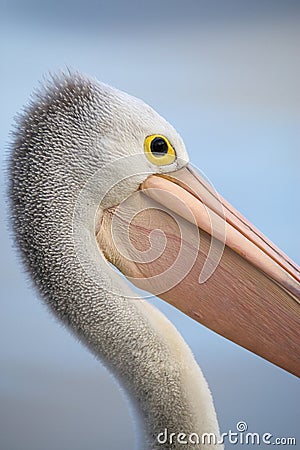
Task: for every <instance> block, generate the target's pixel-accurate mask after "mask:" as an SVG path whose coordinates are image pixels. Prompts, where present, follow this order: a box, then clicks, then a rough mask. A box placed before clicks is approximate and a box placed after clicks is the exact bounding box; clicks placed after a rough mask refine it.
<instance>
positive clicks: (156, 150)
mask: <svg viewBox="0 0 300 450" xmlns="http://www.w3.org/2000/svg"><path fill="white" fill-rule="evenodd" d="M150 147H151V152H152V153H153V154H154V155H155V156H163V155H165V154H166V153H168V144H167V143H166V141H165V140H164V139H163V138H160V137H157V138H154V139H153V141H152V142H151V146H150Z"/></svg>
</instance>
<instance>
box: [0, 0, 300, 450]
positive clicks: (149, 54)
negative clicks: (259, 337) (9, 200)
mask: <svg viewBox="0 0 300 450" xmlns="http://www.w3.org/2000/svg"><path fill="white" fill-rule="evenodd" d="M0 4H1V11H0V35H1V86H0V87H1V104H0V116H1V117H0V123H1V136H0V139H1V142H0V155H1V166H2V169H3V170H2V171H1V192H2V193H3V195H2V196H1V208H0V214H1V242H2V251H1V255H0V258H1V272H0V273H1V300H0V302H1V303H0V334H1V338H0V449H1V450H56V449H57V450H71V449H72V450H82V449H85V450H96V449H105V450H118V449H120V450H121V449H122V450H126V449H128V450H130V449H132V448H133V446H134V434H133V426H132V422H131V417H130V413H129V410H128V405H127V403H126V400H125V399H124V397H123V395H122V394H121V393H120V391H119V389H118V387H117V385H116V383H115V381H114V380H113V378H112V377H111V375H109V374H108V373H107V371H106V370H105V369H104V368H103V367H102V366H101V364H100V363H99V362H98V361H96V360H95V358H94V357H93V356H92V355H91V354H90V353H89V352H88V351H87V350H86V349H85V348H83V347H82V346H81V344H80V343H78V342H76V340H75V339H74V338H73V337H72V336H71V335H70V334H69V332H68V331H67V330H65V329H64V328H63V327H62V326H61V325H60V324H58V323H57V322H56V320H55V319H54V318H53V317H52V316H50V315H49V313H48V312H47V311H46V309H45V307H44V306H43V305H42V304H41V302H40V300H39V299H38V298H37V296H36V294H35V293H34V292H33V290H32V289H31V287H30V283H29V282H28V280H27V277H26V276H25V274H24V273H23V272H22V269H21V268H20V265H19V264H18V258H17V257H16V254H15V252H14V251H13V249H12V243H11V241H10V238H9V232H8V225H7V223H6V222H5V215H7V206H6V205H5V203H6V201H5V189H6V184H7V174H6V173H5V165H6V162H5V161H6V159H7V154H8V147H9V140H10V138H9V133H10V130H11V129H12V123H13V118H14V116H15V114H16V113H17V112H18V111H20V109H21V108H22V106H23V105H24V104H26V102H27V101H28V98H29V96H30V94H31V92H32V91H33V89H34V88H35V87H36V86H37V85H38V82H39V81H40V80H42V79H43V77H44V76H45V75H46V76H47V74H48V73H49V71H50V72H55V71H56V70H58V69H64V68H66V67H69V68H73V69H78V70H80V71H82V72H84V73H87V74H90V75H93V76H96V77H97V78H98V79H100V80H102V81H105V82H106V83H109V84H112V85H114V86H116V87H118V88H120V89H123V90H125V91H127V92H129V93H131V94H133V95H135V96H137V97H141V98H142V99H143V100H145V101H146V102H148V103H149V104H150V105H151V106H153V107H154V108H155V109H157V110H158V112H159V113H161V114H162V115H163V116H165V117H166V118H167V119H168V120H169V121H170V122H171V123H172V124H173V125H174V126H175V127H176V128H177V130H178V131H179V132H180V133H181V135H182V136H183V138H184V140H185V143H186V146H187V148H188V151H189V153H190V157H191V161H192V162H193V163H194V164H195V165H196V166H198V167H199V168H200V169H201V170H203V171H204V173H205V174H206V175H207V176H208V177H209V179H210V180H211V182H212V183H213V184H214V186H215V187H216V188H217V189H218V190H219V191H220V192H221V193H222V195H223V196H225V198H227V199H228V200H229V201H230V202H231V203H232V204H233V205H234V206H235V207H236V208H238V209H239V210H241V211H242V212H243V213H244V214H245V215H246V216H247V217H248V218H249V219H250V220H251V221H252V222H254V223H255V224H256V225H257V226H258V227H259V228H260V229H261V230H262V231H263V232H264V233H265V234H266V235H267V236H268V237H270V238H271V239H272V240H273V241H274V242H275V243H276V244H277V245H278V246H279V247H281V248H282V249H283V250H284V251H285V252H286V253H287V254H288V255H289V256H290V257H291V258H293V259H294V260H295V261H296V262H298V263H299V262H300V251H299V250H300V235H299V182H300V179H299V168H300V151H299V150H300V149H299V144H300V139H299V129H300V128H299V119H300V114H299V113H300V56H299V55H300V48H299V47H300V2H299V1H291V0H285V1H277V0H252V1H229V0H225V1H221V0H220V1H215V0H212V1H210V2H206V1H201V0H187V1H185V2H183V1H177V0H151V1H148V2H144V3H143V2H139V1H137V0H135V1H132V0H131V1H130V0H129V1H126V2H122V1H121V0H113V1H110V2H104V1H100V0H98V1H97V0H85V1H82V2H79V1H76V0H72V1H71V0H65V1H64V2H62V1H58V0H52V1H51V2H50V1H47V2H41V1H38V0H28V1H21V0H19V1H18V0H9V1H8V0H7V1H5V0H1V2H0ZM154 303H155V304H157V305H158V306H159V307H160V308H161V309H162V310H163V311H164V312H165V314H167V315H168V317H169V318H170V319H171V320H172V321H173V323H174V324H175V325H176V326H177V328H178V329H179V330H180V331H181V333H182V334H183V336H184V338H185V339H186V341H187V342H188V343H189V345H190V346H191V348H192V350H193V352H194V354H195V356H196V358H197V361H198V362H199V364H200V366H201V367H202V369H203V372H204V374H205V376H206V378H207V380H208V383H209V385H210V387H211V390H212V393H213V396H214V399H215V405H216V409H217V412H218V417H219V422H220V427H221V431H223V432H226V431H228V430H229V429H232V430H233V431H235V430H236V423H237V421H240V420H244V421H246V422H247V424H248V430H249V431H252V432H261V433H264V432H269V433H272V434H273V435H274V436H279V437H281V436H285V437H287V436H293V437H296V438H298V446H299V445H300V443H299V442H300V441H299V439H300V436H299V422H298V420H299V404H300V402H299V400H300V388H299V382H298V380H297V379H296V378H295V377H293V376H292V375H290V374H289V373H286V372H284V371H283V370H281V369H279V368H277V367H275V366H272V365H271V364H270V363H268V362H266V361H263V360H262V359H260V358H258V357H256V356H254V355H252V354H250V353H249V352H247V351H246V350H243V349H240V348H238V347H237V346H236V345H234V344H232V343H230V342H228V341H226V340H225V339H223V338H221V337H220V336H217V335H215V334H214V333H212V332H211V331H209V330H207V329H205V328H204V327H202V326H201V325H199V324H197V323H195V322H193V321H192V320H190V319H188V318H187V317H184V316H183V315H182V314H181V313H179V312H177V311H175V310H174V309H172V308H171V307H169V306H167V305H164V304H163V303H162V302H161V301H159V300H157V299H156V300H154ZM297 434H298V435H297ZM253 447H254V448H256V446H253ZM227 448H228V449H229V448H238V446H236V445H235V446H234V445H232V446H230V445H229V444H228V445H227ZM259 448H264V446H261V447H259ZM294 448H295V447H294ZM297 448H298V447H297Z"/></svg>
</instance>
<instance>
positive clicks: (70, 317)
mask: <svg viewBox="0 0 300 450" xmlns="http://www.w3.org/2000/svg"><path fill="white" fill-rule="evenodd" d="M85 95H87V93H85ZM45 98H46V97H44V100H43V101H44V106H43V107H42V106H41V100H40V101H39V102H37V103H36V104H35V105H33V106H32V107H31V109H29V112H28V113H27V115H25V116H24V118H23V120H22V121H21V122H20V124H19V129H18V131H17V133H16V137H15V143H14V150H13V155H12V159H11V167H10V170H11V187H10V197H11V200H12V215H13V227H14V232H15V237H16V240H17V243H18V245H19V248H20V250H21V253H22V256H23V260H24V262H25V265H26V267H27V270H28V272H29V273H30V275H31V277H32V278H33V280H34V283H35V285H36V287H37V289H38V291H39V293H40V294H41V296H42V297H43V299H44V301H45V302H46V304H47V305H48V306H49V308H50V309H51V311H52V312H53V313H54V314H55V315H56V316H57V317H58V318H59V319H60V320H61V321H63V322H64V323H65V324H66V325H67V326H68V327H69V328H70V329H71V330H72V332H73V333H74V334H76V336H78V337H79V338H80V339H81V340H82V342H84V344H86V346H87V347H88V348H89V349H90V350H91V351H92V352H93V353H94V354H95V355H97V357H99V358H100V359H101V361H103V362H104V364H105V365H106V366H107V367H108V368H109V369H110V370H111V371H112V372H113V374H114V375H115V376H116V377H117V379H118V380H119V382H120V383H121V385H122V386H124V387H125V388H126V390H127V392H128V394H129V395H130V398H131V399H132V401H133V404H134V407H135V410H136V413H137V417H138V418H139V419H140V420H139V427H140V428H139V435H140V442H139V447H138V448H139V449H142V448H143V449H156V448H166V449H167V448H181V447H182V444H172V445H171V444H164V446H163V447H162V445H161V444H159V443H158V442H157V439H156V438H157V435H158V433H160V432H162V431H164V430H165V429H167V430H168V433H169V434H170V433H176V435H177V434H178V433H180V432H183V433H186V434H190V433H197V434H198V435H201V434H202V433H204V432H206V433H207V432H209V433H215V434H218V424H217V420H216V415H215V412H214V408H213V403H212V399H211V396H210V393H209V389H208V387H207V384H206V382H205V380H204V378H203V375H202V373H201V371H200V369H199V367H198V366H197V364H196V362H195V360H194V358H193V356H192V354H191V352H190V350H189V348H188V347H187V346H186V344H185V343H184V341H183V339H182V338H181V336H180V335H179V333H178V332H177V331H176V329H175V328H174V327H173V326H172V325H171V324H170V322H169V321H168V320H167V319H166V318H165V317H164V316H163V315H162V314H161V313H160V312H159V311H157V310H156V309H155V308H153V307H152V306H151V305H149V304H148V303H147V302H145V301H143V300H140V301H137V300H132V299H130V297H131V296H132V293H131V291H130V289H129V287H128V286H127V285H126V283H124V282H123V281H122V280H121V279H119V278H118V277H117V276H116V274H115V273H114V271H113V270H112V269H111V268H110V266H109V265H108V264H107V262H106V261H105V260H104V258H103V256H102V255H101V253H100V252H99V250H98V249H97V246H96V240H95V238H94V232H93V228H92V224H93V219H94V215H95V212H96V207H97V205H96V203H95V202H94V201H93V199H92V200H91V202H90V203H89V204H88V205H87V207H86V211H85V213H84V214H83V215H82V216H81V217H80V219H79V222H78V223H79V224H80V223H81V225H82V227H81V228H80V230H81V231H80V233H82V235H80V237H79V239H77V240H76V242H77V243H79V247H76V245H75V242H74V236H73V215H74V210H75V209H76V205H77V202H78V197H79V195H80V192H81V190H82V188H83V186H84V184H85V180H83V179H82V176H81V173H82V172H81V171H80V170H79V166H80V164H86V165H87V167H88V166H89V165H90V170H91V171H92V170H93V169H94V168H93V164H94V162H93V161H88V162H81V163H80V162H78V161H76V157H74V152H75V155H76V148H78V145H79V144H78V140H80V139H81V137H80V136H79V135H77V136H76V130H75V134H74V130H72V128H70V127H71V125H70V124H71V123H72V121H70V124H69V125H68V123H67V121H65V126H64V127H61V126H60V125H61V124H60V123H59V122H58V119H59V117H58V116H57V112H56V111H54V109H51V102H50V97H48V103H47V105H48V107H47V108H46V107H45V101H46V100H45ZM49 105H50V106H49ZM71 106H72V104H71ZM39 108H40V109H39ZM74 111H75V109H74ZM42 112H43V114H42ZM51 113H52V115H51ZM67 125H68V126H67ZM70 133H72V134H71V135H70ZM66 136H68V139H69V141H68V140H67V141H66ZM80 145H81V146H85V145H89V142H86V141H82V142H80ZM64 146H65V147H64ZM66 147H68V152H66ZM72 155H73V156H72ZM76 164H78V170H77V166H76ZM84 220H86V222H84ZM80 242H82V244H80ZM78 251H79V252H82V255H86V256H87V257H89V258H90V259H91V261H93V264H94V267H95V268H97V269H96V270H97V273H98V281H97V279H94V277H90V275H89V273H88V272H87V271H86V270H85V268H84V267H83V266H82V264H81V262H80V258H78ZM112 287H113V289H112ZM111 292H114V293H117V294H119V295H115V294H112V293H111ZM185 448H190V446H188V445H186V446H185ZM191 448H203V449H205V448H210V449H211V448H216V447H214V446H207V447H206V446H201V447H197V446H194V445H192V446H191ZM218 448H221V447H218Z"/></svg>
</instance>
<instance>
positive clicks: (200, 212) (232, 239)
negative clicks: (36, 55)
mask: <svg viewBox="0 0 300 450" xmlns="http://www.w3.org/2000/svg"><path fill="white" fill-rule="evenodd" d="M12 147H13V151H12V157H11V162H10V174H11V177H10V198H11V208H12V222H13V228H14V233H15V238H16V241H17V242H18V245H19V248H20V250H21V253H22V255H23V259H24V262H25V265H26V267H27V269H28V271H29V273H30V275H31V276H32V278H33V280H34V283H35V285H36V287H37V289H38V291H39V292H40V294H41V296H42V297H43V298H44V300H45V302H46V303H47V305H48V306H49V307H50V309H51V310H52V311H53V312H54V313H55V314H56V315H57V316H58V317H59V318H60V319H61V320H62V321H63V322H64V323H65V324H67V325H68V326H69V327H70V328H71V329H72V331H73V332H74V333H76V335H77V336H79V337H80V339H81V340H82V341H83V342H84V343H85V344H86V345H87V346H88V347H89V348H90V349H91V350H92V351H93V352H94V353H95V354H97V355H98V356H100V357H101V359H102V360H103V361H104V362H105V363H106V364H107V365H108V367H109V368H111V370H113V371H114V372H115V373H116V375H117V377H118V379H119V380H120V382H121V383H122V384H123V385H124V386H125V387H126V388H127V389H128V391H129V393H130V394H132V396H133V397H134V398H135V404H136V406H137V408H138V410H139V412H140V415H141V416H142V417H144V420H145V423H146V425H145V429H146V434H147V443H148V444H147V445H148V447H147V445H146V444H145V448H161V447H160V446H159V445H158V444H157V442H156V444H154V443H153V442H154V441H155V433H158V432H159V431H160V430H162V429H164V428H165V427H166V426H167V427H168V429H169V430H170V431H172V430H173V431H174V430H177V432H180V431H181V429H182V430H183V429H184V430H185V431H186V432H187V431H190V432H193V431H197V430H202V432H203V431H205V432H207V431H209V430H213V432H215V433H216V434H218V426H217V422H216V417H215V413H214V409H213V406H212V403H211V402H210V406H207V408H206V412H205V411H204V410H203V409H202V408H200V409H201V414H200V411H199V405H198V403H197V402H198V399H199V402H200V403H201V401H202V403H205V404H206V405H207V404H208V403H209V399H210V394H209V391H208V389H207V386H206V384H205V382H204V380H203V377H202V374H201V372H200V369H199V368H198V366H197V365H196V363H195V361H194V359H193V357H192V355H191V353H190V351H189V349H188V348H187V346H186V345H185V344H184V343H183V341H182V339H181V338H180V336H179V335H178V333H177V332H176V331H175V329H174V328H173V327H172V326H171V325H170V324H169V322H168V321H167V320H166V319H165V318H164V317H163V316H162V315H160V314H159V313H158V312H157V311H156V310H155V309H154V308H152V307H150V306H149V305H148V304H147V303H146V302H144V301H142V300H140V301H138V302H137V301H135V299H134V298H135V297H136V294H134V293H133V291H132V289H131V288H130V287H128V286H127V284H126V283H125V282H124V280H123V279H121V278H120V277H118V276H117V275H116V273H115V271H114V270H113V269H112V267H111V266H110V265H109V264H108V261H109V262H112V263H113V264H114V265H115V266H116V267H117V268H118V269H119V270H120V271H121V272H123V274H124V275H125V276H126V277H127V278H129V279H130V280H131V281H132V282H133V283H134V284H135V285H136V286H138V287H140V288H142V289H144V290H145V291H148V292H150V293H154V294H157V295H158V296H160V297H161V298H162V299H164V300H166V301H167V302H169V303H171V304H172V305H174V306H175V307H177V308H179V309H180V310H182V311H183V312H184V313H186V314H188V315H189V316H191V317H192V318H193V319H195V320H197V321H199V322H201V323H203V324H204V325H206V326H208V327H209V328H211V329H213V330H214V331H216V332H217V333H219V334H221V335H223V336H225V337H227V338H228V339H230V340H232V341H234V342H236V343H238V344H240V345H241V346H243V347H245V348H247V349H249V350H251V351H253V352H255V353H257V354H258V355H260V356H262V357H264V358H265V359H268V360H269V361H271V362H273V363H275V364H277V365H279V366H280V367H283V368H284V369H286V370H289V371H290V372H292V373H295V374H298V375H299V374H300V372H299V349H300V345H299V342H298V339H299V335H298V326H299V298H300V294H299V293H300V288H299V269H298V268H297V267H296V265H295V264H294V263H293V262H292V261H290V260H289V259H288V258H287V257H286V255H284V254H283V253H282V252H281V251H280V250H279V249H277V248H276V247H275V246H274V244H272V243H271V242H270V241H268V239H267V238H265V237H264V236H263V235H262V234H261V233H260V232H259V231H258V230H257V229H256V228H255V227H254V226H253V225H252V224H250V223H249V222H248V221H247V220H246V219H245V218H244V217H243V216H241V215H240V214H239V213H238V212H237V211H236V210H235V209H234V208H233V207H232V206H231V205H230V204H229V203H227V202H226V201H225V200H224V199H223V198H222V197H220V196H219V195H218V194H217V193H216V191H215V190H214V189H213V187H212V186H211V185H210V183H208V181H207V180H206V179H205V177H204V176H203V175H201V174H200V173H199V172H197V171H196V170H195V169H193V168H192V166H191V165H190V164H189V158H188V154H187V151H186V148H185V145H184V143H183V141H182V139H181V137H180V136H179V134H178V133H177V132H176V130H175V129H174V128H173V127H172V126H171V125H170V124H169V123H168V122H167V121H166V120H165V119H164V118H162V117H161V116H160V115H159V114H157V113H156V112H155V111H154V110H153V109H152V108H151V107H150V106H148V105H146V104H145V103H144V102H142V101H141V100H139V99H136V98H135V97H132V96H130V95H128V94H125V93H124V92H121V91H119V90H117V89H114V88H112V87H110V86H108V85H106V84H102V83H99V82H98V81H96V80H93V79H91V78H88V77H85V76H82V75H80V74H76V73H75V74H68V75H64V74H63V75H60V76H57V77H54V78H53V79H52V80H51V81H50V82H49V83H48V84H47V85H46V86H45V87H44V88H42V89H41V90H40V91H39V92H38V93H37V94H36V95H35V97H34V99H33V100H32V102H31V104H30V105H29V106H28V107H27V108H26V109H25V111H24V113H23V114H22V115H21V117H20V118H19V120H18V123H17V127H16V131H15V135H14V141H13V144H12ZM158 229H159V230H160V232H159V233H158V234H157V230H158ZM155 233H156V234H155ZM199 380H200V381H201V382H199ZM149 392H150V394H149ZM200 416H201V417H200ZM180 428H181V429H180ZM174 432H175V431H174ZM156 445H157V447H156ZM170 445H171V444H170ZM165 448H169V447H165ZM170 448H177V447H176V446H174V447H173V446H170ZM201 448H206V447H205V446H203V447H201ZM216 448H217V447H216ZM218 448H221V447H218Z"/></svg>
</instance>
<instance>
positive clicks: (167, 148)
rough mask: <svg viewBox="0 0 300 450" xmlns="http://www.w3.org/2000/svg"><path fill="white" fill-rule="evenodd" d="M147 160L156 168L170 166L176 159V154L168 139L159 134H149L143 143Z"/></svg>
mask: <svg viewBox="0 0 300 450" xmlns="http://www.w3.org/2000/svg"><path fill="white" fill-rule="evenodd" d="M144 151H145V155H146V157H147V159H148V160H149V161H150V162H151V163H152V164H155V165H156V166H166V165H167V164H172V163H173V162H174V161H175V159H176V152H175V150H174V148H173V147H172V145H171V144H170V142H169V141H168V139H167V138H166V137H165V136H162V135H161V134H151V135H150V136H147V137H146V139H145V142H144Z"/></svg>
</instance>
